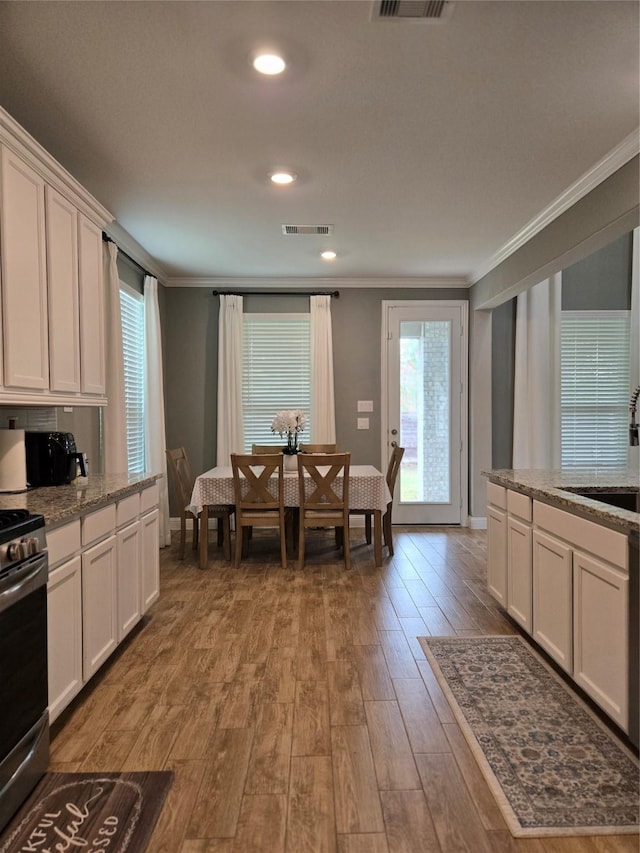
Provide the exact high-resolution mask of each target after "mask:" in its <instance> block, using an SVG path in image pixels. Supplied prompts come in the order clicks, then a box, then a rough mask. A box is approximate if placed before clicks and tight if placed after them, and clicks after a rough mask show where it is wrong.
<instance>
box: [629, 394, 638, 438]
mask: <svg viewBox="0 0 640 853" xmlns="http://www.w3.org/2000/svg"><path fill="white" fill-rule="evenodd" d="M638 397H640V385H638V387H637V388H636V390H635V391H634V392H633V394H632V395H631V400H630V401H629V412H630V413H631V423H630V424H629V444H630V446H631V447H637V446H638V444H639V443H640V442H639V440H638V424H637V423H636V406H637V404H638Z"/></svg>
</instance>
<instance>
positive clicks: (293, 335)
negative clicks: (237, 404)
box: [242, 314, 311, 452]
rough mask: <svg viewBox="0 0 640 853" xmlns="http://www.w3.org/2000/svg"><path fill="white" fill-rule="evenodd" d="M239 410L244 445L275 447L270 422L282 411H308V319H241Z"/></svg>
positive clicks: (273, 316) (264, 316)
mask: <svg viewBox="0 0 640 853" xmlns="http://www.w3.org/2000/svg"><path fill="white" fill-rule="evenodd" d="M243 322H244V327H243V362H242V408H243V418H244V445H245V450H246V451H247V452H251V445H252V444H277V443H278V442H279V441H280V438H279V436H277V435H274V434H273V433H272V432H271V422H272V421H273V418H274V417H275V415H276V413H277V412H279V411H280V410H281V409H302V410H303V411H304V412H305V413H306V414H307V430H306V432H307V435H309V434H310V428H311V425H310V423H309V415H310V405H311V389H310V381H311V345H310V319H309V314H245V315H244V318H243Z"/></svg>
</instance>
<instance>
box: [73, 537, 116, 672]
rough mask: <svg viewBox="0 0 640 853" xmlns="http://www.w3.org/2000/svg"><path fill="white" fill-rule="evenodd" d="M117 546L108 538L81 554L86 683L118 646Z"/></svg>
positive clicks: (83, 655) (83, 665)
mask: <svg viewBox="0 0 640 853" xmlns="http://www.w3.org/2000/svg"><path fill="white" fill-rule="evenodd" d="M116 544H117V540H116V537H115V536H109V538H108V539H104V540H103V541H102V542H99V543H98V544H97V545H94V546H93V547H92V548H89V549H88V550H87V551H85V552H84V554H83V555H82V629H83V630H82V639H83V643H82V651H83V654H82V660H83V664H82V671H83V676H84V680H85V681H87V680H88V679H89V678H91V676H92V675H93V674H94V673H95V672H97V671H98V669H99V668H100V667H101V666H102V664H103V663H104V662H105V661H106V659H107V658H108V657H109V656H110V655H111V653H112V652H113V651H114V650H115V648H116V646H117V645H118V628H117V603H116Z"/></svg>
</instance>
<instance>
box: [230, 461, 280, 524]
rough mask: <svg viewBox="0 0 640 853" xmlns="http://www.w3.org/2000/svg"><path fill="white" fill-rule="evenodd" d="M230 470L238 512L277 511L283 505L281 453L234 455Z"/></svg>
mask: <svg viewBox="0 0 640 853" xmlns="http://www.w3.org/2000/svg"><path fill="white" fill-rule="evenodd" d="M231 467H232V470H233V487H234V493H235V501H236V509H239V510H241V511H242V510H244V509H264V510H269V509H270V510H274V509H275V510H277V509H279V508H280V507H281V506H283V505H284V467H283V458H282V453H279V454H274V453H263V454H256V455H254V454H250V455H240V454H237V453H232V454H231ZM274 475H276V476H275V477H274Z"/></svg>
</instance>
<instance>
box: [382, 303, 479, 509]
mask: <svg viewBox="0 0 640 853" xmlns="http://www.w3.org/2000/svg"><path fill="white" fill-rule="evenodd" d="M387 310H388V316H387V321H388V327H387V328H388V359H387V364H388V377H387V389H388V394H387V399H388V413H387V424H388V435H387V446H388V451H389V453H390V452H391V448H392V447H393V446H394V443H396V442H397V443H398V444H399V445H400V446H401V447H404V449H405V453H404V457H403V460H402V466H401V469H400V476H399V479H398V482H397V484H396V491H395V495H394V512H393V516H394V521H395V522H396V523H399V524H402V523H405V524H412V523H413V524H459V523H460V521H461V500H460V497H461V482H460V475H461V450H462V446H461V392H462V387H463V386H462V375H461V367H462V360H461V349H462V347H461V337H462V314H461V308H460V307H459V306H451V305H447V306H439V305H438V304H437V303H434V304H430V303H423V304H422V305H420V306H411V307H408V306H407V307H402V306H389V308H388V309H387Z"/></svg>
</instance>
